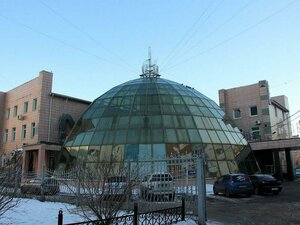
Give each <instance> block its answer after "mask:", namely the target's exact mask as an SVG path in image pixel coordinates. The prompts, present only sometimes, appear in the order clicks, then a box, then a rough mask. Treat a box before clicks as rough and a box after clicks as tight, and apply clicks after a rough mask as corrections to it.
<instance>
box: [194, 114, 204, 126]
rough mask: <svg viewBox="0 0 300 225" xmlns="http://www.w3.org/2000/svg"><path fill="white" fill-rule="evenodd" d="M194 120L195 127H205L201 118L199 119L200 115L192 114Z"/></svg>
mask: <svg viewBox="0 0 300 225" xmlns="http://www.w3.org/2000/svg"><path fill="white" fill-rule="evenodd" d="M194 121H195V123H196V127H197V128H199V129H205V126H204V123H203V120H202V119H201V117H200V116H194Z"/></svg>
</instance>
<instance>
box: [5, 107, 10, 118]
mask: <svg viewBox="0 0 300 225" xmlns="http://www.w3.org/2000/svg"><path fill="white" fill-rule="evenodd" d="M9 116H10V108H8V109H6V111H5V119H7V120H8V119H9Z"/></svg>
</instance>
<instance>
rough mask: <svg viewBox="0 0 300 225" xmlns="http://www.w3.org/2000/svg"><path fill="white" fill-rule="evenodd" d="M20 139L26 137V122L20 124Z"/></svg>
mask: <svg viewBox="0 0 300 225" xmlns="http://www.w3.org/2000/svg"><path fill="white" fill-rule="evenodd" d="M21 138H22V139H25V138H26V124H24V125H22V136H21Z"/></svg>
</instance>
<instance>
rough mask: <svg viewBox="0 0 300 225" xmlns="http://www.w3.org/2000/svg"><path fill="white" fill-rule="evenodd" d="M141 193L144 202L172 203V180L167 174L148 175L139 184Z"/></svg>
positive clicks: (173, 192) (173, 194) (173, 191)
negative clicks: (167, 201) (159, 201)
mask: <svg viewBox="0 0 300 225" xmlns="http://www.w3.org/2000/svg"><path fill="white" fill-rule="evenodd" d="M141 193H142V197H143V198H144V199H146V200H152V201H154V200H169V201H173V200H174V198H175V184H174V179H173V177H172V175H171V174H170V173H167V172H158V173H152V174H149V175H147V176H146V177H145V178H144V180H143V181H142V183H141Z"/></svg>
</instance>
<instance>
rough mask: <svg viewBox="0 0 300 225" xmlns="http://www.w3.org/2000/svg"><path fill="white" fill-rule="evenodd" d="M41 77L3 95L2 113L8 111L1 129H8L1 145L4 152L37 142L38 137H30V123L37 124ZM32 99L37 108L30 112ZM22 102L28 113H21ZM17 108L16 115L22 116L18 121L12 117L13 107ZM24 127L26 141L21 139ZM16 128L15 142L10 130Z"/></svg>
mask: <svg viewBox="0 0 300 225" xmlns="http://www.w3.org/2000/svg"><path fill="white" fill-rule="evenodd" d="M41 79H43V76H41V75H40V76H39V77H37V78H35V79H33V80H31V81H28V82H26V83H24V84H22V85H20V86H18V87H16V88H14V89H12V90H10V91H8V92H7V93H6V95H5V104H4V112H5V111H6V110H7V109H10V115H9V119H5V118H3V129H2V130H4V129H8V141H7V143H4V144H3V150H4V152H8V153H9V152H11V151H13V150H14V149H16V148H20V147H21V146H22V144H23V143H26V144H32V143H36V142H37V141H38V135H36V136H35V137H30V127H31V123H32V122H35V123H36V124H37V125H38V124H39V105H40V104H39V103H40V101H41V92H42V89H41V87H40V85H39V84H40V80H41ZM33 99H37V102H38V105H37V106H38V108H37V110H35V111H32V102H33ZM24 102H28V112H23V107H24ZM15 106H17V107H18V110H17V115H22V116H23V119H22V120H21V119H18V116H16V117H14V115H13V113H14V107H15ZM23 125H26V139H22V138H21V133H22V126H23ZM13 127H15V128H16V135H15V140H14V141H13V140H12V139H11V136H12V135H11V132H12V128H13Z"/></svg>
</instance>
